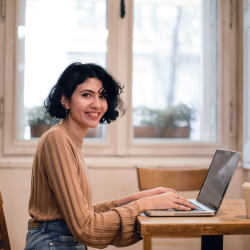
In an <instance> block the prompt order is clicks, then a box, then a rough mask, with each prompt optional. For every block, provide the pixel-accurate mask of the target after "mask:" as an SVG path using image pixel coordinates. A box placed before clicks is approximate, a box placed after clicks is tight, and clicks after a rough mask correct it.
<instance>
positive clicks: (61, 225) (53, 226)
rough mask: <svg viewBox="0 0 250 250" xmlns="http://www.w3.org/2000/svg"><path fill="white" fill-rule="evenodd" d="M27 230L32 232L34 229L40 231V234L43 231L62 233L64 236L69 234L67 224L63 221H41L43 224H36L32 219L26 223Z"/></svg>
mask: <svg viewBox="0 0 250 250" xmlns="http://www.w3.org/2000/svg"><path fill="white" fill-rule="evenodd" d="M28 229H29V230H30V229H31V230H32V229H33V230H34V229H41V232H43V233H44V232H45V230H46V229H47V230H51V231H56V232H62V233H66V234H71V232H70V231H69V229H68V227H67V224H66V223H65V221H64V220H54V221H43V222H37V221H34V220H33V219H31V220H29V222H28Z"/></svg>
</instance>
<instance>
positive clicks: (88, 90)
mask: <svg viewBox="0 0 250 250" xmlns="http://www.w3.org/2000/svg"><path fill="white" fill-rule="evenodd" d="M85 91H87V92H90V93H95V91H93V90H90V89H84V90H82V91H80V93H82V92H85Z"/></svg>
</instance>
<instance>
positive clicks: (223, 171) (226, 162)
mask: <svg viewBox="0 0 250 250" xmlns="http://www.w3.org/2000/svg"><path fill="white" fill-rule="evenodd" d="M239 158H240V153H239V152H229V151H224V150H217V151H216V154H215V156H214V158H213V161H212V163H211V166H210V169H209V171H208V174H207V176H206V179H205V181H204V183H203V186H202V188H201V190H200V193H199V195H198V198H197V200H198V201H200V202H202V203H203V204H205V205H207V206H208V207H210V208H213V209H218V207H219V205H220V203H221V201H222V199H223V197H224V194H225V192H226V189H227V186H228V184H229V182H230V180H231V178H232V176H233V173H234V170H235V168H236V166H237V164H238V161H239Z"/></svg>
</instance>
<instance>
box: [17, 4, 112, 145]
mask: <svg viewBox="0 0 250 250" xmlns="http://www.w3.org/2000/svg"><path fill="white" fill-rule="evenodd" d="M106 13H107V10H106V1H105V0H98V1H97V0H96V1H81V0H64V1H61V0H21V1H20V14H19V27H18V38H19V64H18V76H19V77H18V80H19V84H18V86H19V91H18V93H19V105H18V108H19V112H18V113H19V139H30V138H33V137H40V136H41V135H42V134H43V133H44V132H45V131H46V130H48V129H49V128H50V127H51V126H52V125H54V124H55V123H58V122H60V120H55V119H53V118H51V117H50V116H49V114H47V113H44V108H43V101H44V99H45V98H46V97H47V95H48V93H49V91H50V89H51V87H52V86H53V85H54V84H55V83H56V81H57V79H58V77H59V75H60V73H61V72H62V71H63V70H64V69H65V68H66V66H67V65H68V64H70V63H72V62H74V61H80V62H82V63H88V62H92V63H97V64H100V65H101V66H103V67H106V55H107V37H108V30H107V21H106V20H107V16H106ZM105 133H106V126H105V125H102V126H98V127H97V128H95V129H89V130H88V132H87V134H86V138H92V140H93V139H95V138H96V139H98V140H105Z"/></svg>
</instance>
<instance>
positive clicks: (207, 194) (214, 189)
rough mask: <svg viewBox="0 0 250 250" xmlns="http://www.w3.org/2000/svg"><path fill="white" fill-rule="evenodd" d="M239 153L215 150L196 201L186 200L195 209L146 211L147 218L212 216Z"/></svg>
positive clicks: (225, 188) (221, 198)
mask: <svg viewBox="0 0 250 250" xmlns="http://www.w3.org/2000/svg"><path fill="white" fill-rule="evenodd" d="M240 155H241V153H240V152H233V151H227V150H222V149H217V150H216V152H215V154H214V157H213V160H212V163H211V165H210V167H209V170H208V172H207V175H206V177H205V180H204V182H203V184H202V187H201V190H200V192H199V194H198V197H197V199H196V200H195V199H188V201H190V202H191V203H192V204H194V205H195V206H196V207H197V209H196V210H191V211H181V210H175V209H173V208H172V209H164V210H147V211H145V213H146V214H147V215H149V216H214V215H216V214H217V212H218V210H219V207H220V205H221V202H222V200H223V198H224V196H225V193H226V190H227V187H228V185H229V182H230V180H231V178H232V176H233V173H234V171H235V169H236V166H237V164H238V162H239V159H240Z"/></svg>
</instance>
